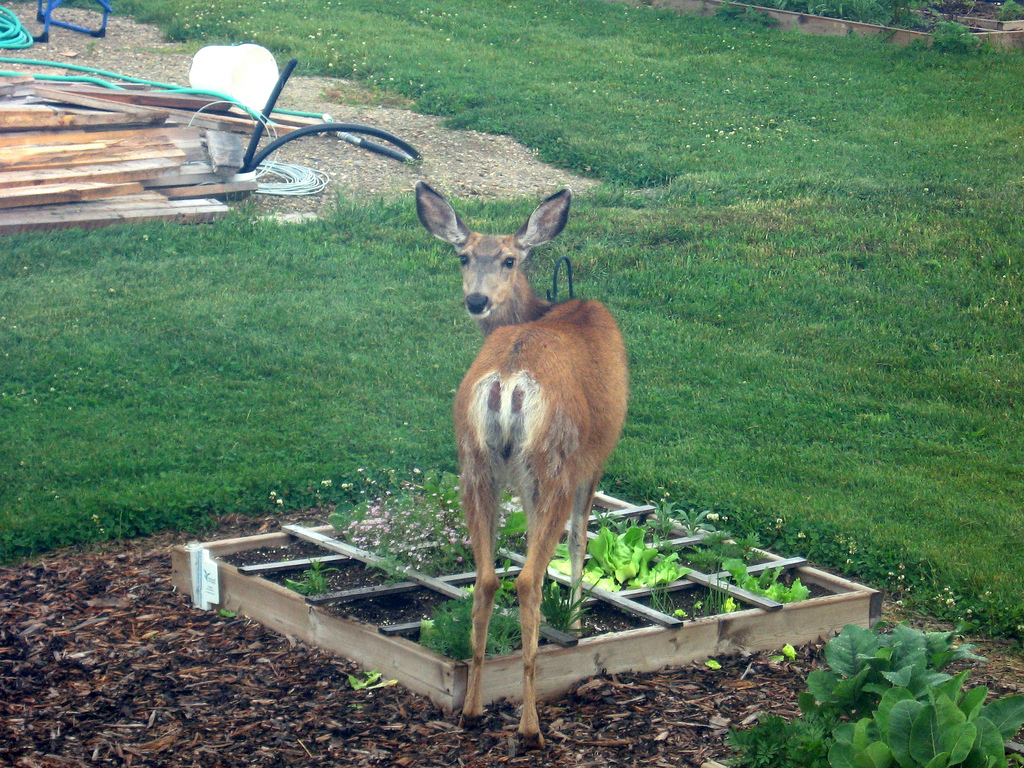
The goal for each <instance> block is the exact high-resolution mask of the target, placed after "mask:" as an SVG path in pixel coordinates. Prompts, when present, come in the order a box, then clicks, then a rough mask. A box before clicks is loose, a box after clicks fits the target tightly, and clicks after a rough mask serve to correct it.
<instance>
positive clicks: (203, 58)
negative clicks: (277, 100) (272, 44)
mask: <svg viewBox="0 0 1024 768" xmlns="http://www.w3.org/2000/svg"><path fill="white" fill-rule="evenodd" d="M277 75H278V73H277V62H276V61H275V60H274V55H273V54H272V53H271V52H270V51H268V50H267V49H266V48H264V47H263V46H260V45H253V44H252V43H244V44H242V45H208V46H206V47H205V48H200V49H199V51H198V52H197V53H196V55H195V56H194V57H193V58H192V67H191V69H189V71H188V81H189V84H190V85H191V86H192V87H193V88H196V89H198V90H202V91H214V92H216V93H222V94H224V95H225V96H230V97H231V98H233V99H235V100H236V101H238V102H240V103H242V104H244V105H245V106H247V107H249V108H250V109H253V110H255V111H257V112H261V111H262V110H263V108H264V107H265V106H266V105H267V100H268V99H269V98H270V94H271V93H273V91H274V86H275V85H277Z"/></svg>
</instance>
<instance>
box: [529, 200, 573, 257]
mask: <svg viewBox="0 0 1024 768" xmlns="http://www.w3.org/2000/svg"><path fill="white" fill-rule="evenodd" d="M571 204H572V191H571V190H569V189H563V190H562V191H561V192H556V193H555V194H553V195H552V196H551V197H549V198H548V199H547V200H545V201H544V202H543V203H541V204H540V205H538V206H537V210H535V211H534V212H533V213H531V214H530V218H529V219H527V220H526V223H525V224H523V226H521V227H520V228H519V231H518V232H516V235H515V237H516V242H517V243H518V244H519V246H520V247H521V248H534V247H536V246H538V245H543V244H544V243H546V242H548V241H550V240H554V239H555V238H556V237H558V234H559V233H560V232H561V231H562V230H563V229H565V223H566V222H567V221H568V220H569V206H570V205H571Z"/></svg>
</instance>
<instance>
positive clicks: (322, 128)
mask: <svg viewBox="0 0 1024 768" xmlns="http://www.w3.org/2000/svg"><path fill="white" fill-rule="evenodd" d="M329 131H336V132H338V133H342V134H356V133H362V134H366V135H367V136H374V137H376V138H378V139H384V140H385V141H388V142H390V143H392V144H394V145H395V146H396V147H398V149H397V150H395V149H392V148H391V147H386V146H383V145H382V144H378V143H377V142H375V141H366V140H365V139H358V137H354V136H353V137H344V136H343V138H346V140H349V141H351V140H352V139H357V140H356V141H353V142H352V143H354V144H356V146H360V147H363V148H364V149H368V150H370V151H371V152H376V153H377V154H379V155H384V156H386V157H390V158H392V159H394V160H398V161H400V162H407V161H409V160H415V159H417V158H418V157H419V156H420V153H419V152H417V151H416V150H415V149H414V148H413V147H412V146H411V145H409V144H406V143H405V142H404V141H402V140H401V139H400V138H398V137H397V136H395V135H394V134H391V133H388V132H387V131H384V130H381V129H380V128H374V127H372V126H369V125H356V124H355V123H322V124H320V125H306V126H303V127H302V128H296V129H295V130H294V131H290V132H289V133H286V134H285V135H284V136H282V137H281V138H279V139H276V140H275V141H272V142H270V144H268V145H267V146H266V147H264V148H263V150H262V151H261V152H260V153H259V154H258V155H256V156H255V157H249V158H248V160H247V161H246V163H245V165H243V166H242V170H241V173H250V172H251V171H254V170H256V169H257V168H258V167H259V165H260V163H262V162H263V161H264V160H266V159H267V157H269V156H270V155H271V154H272V153H274V152H276V151H277V150H278V149H280V148H281V147H282V146H284V145H285V144H287V143H288V142H289V141H292V140H293V139H300V138H302V137H303V136H309V135H311V134H314V133H327V132H329ZM247 157H248V156H247Z"/></svg>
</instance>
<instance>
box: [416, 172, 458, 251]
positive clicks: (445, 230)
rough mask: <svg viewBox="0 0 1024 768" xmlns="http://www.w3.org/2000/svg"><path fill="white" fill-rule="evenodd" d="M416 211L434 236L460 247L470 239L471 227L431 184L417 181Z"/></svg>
mask: <svg viewBox="0 0 1024 768" xmlns="http://www.w3.org/2000/svg"><path fill="white" fill-rule="evenodd" d="M416 213H417V215H418V216H419V217H420V222H421V223H422V224H423V226H424V227H426V228H427V231H428V232H430V234H432V235H433V236H434V237H439V238H441V239H442V240H444V241H445V242H446V243H451V244H452V245H454V246H456V247H458V246H460V245H462V244H463V243H465V242H466V240H468V239H469V228H468V227H466V225H465V224H463V223H462V219H460V218H459V216H458V214H457V213H455V209H453V208H452V207H451V205H449V204H448V201H447V200H445V199H444V197H443V196H442V195H441V194H440V193H438V192H435V191H434V190H433V189H432V188H431V187H430V185H429V184H427V183H425V182H422V181H419V182H416Z"/></svg>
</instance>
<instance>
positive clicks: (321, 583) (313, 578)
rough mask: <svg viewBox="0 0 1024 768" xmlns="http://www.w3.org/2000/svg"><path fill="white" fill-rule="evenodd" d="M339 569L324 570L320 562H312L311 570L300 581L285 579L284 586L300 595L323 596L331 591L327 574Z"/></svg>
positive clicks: (308, 569)
mask: <svg viewBox="0 0 1024 768" xmlns="http://www.w3.org/2000/svg"><path fill="white" fill-rule="evenodd" d="M336 570H338V569H337V568H324V564H323V563H322V562H320V561H319V560H312V561H310V564H309V568H307V569H306V570H304V571H303V572H302V578H301V579H299V580H298V581H296V580H293V579H285V580H284V585H285V586H286V587H288V589H291V590H294V591H296V592H298V593H299V594H300V595H322V594H323V593H324V592H326V591H327V590H328V589H329V584H328V583H327V574H328V573H330V572H331V571H336Z"/></svg>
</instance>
